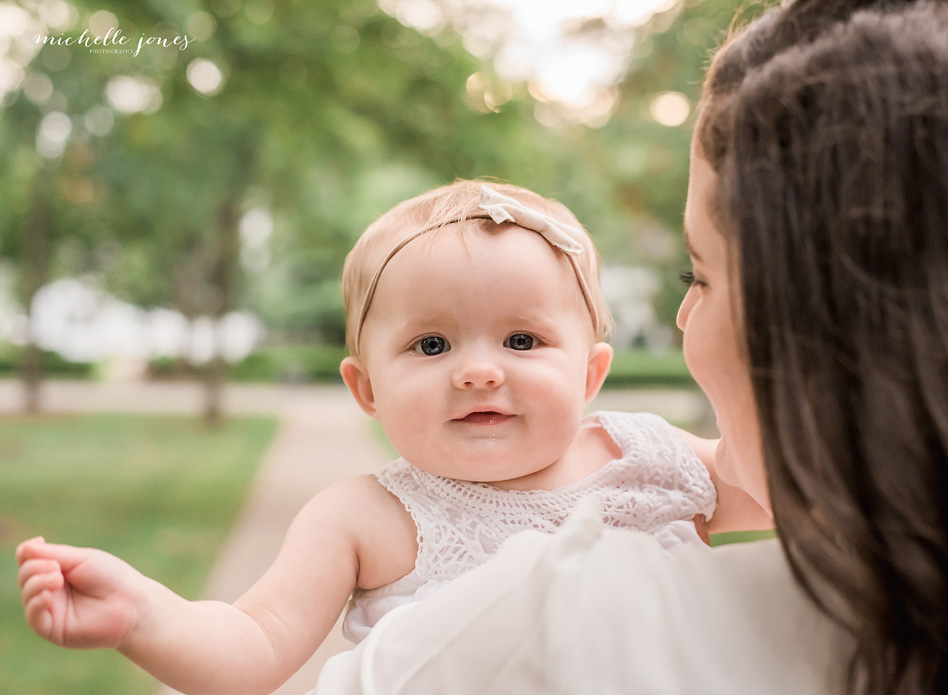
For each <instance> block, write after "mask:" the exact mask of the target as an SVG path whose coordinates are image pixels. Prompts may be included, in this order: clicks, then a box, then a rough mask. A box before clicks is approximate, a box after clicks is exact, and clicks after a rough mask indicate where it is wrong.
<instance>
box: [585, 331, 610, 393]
mask: <svg viewBox="0 0 948 695" xmlns="http://www.w3.org/2000/svg"><path fill="white" fill-rule="evenodd" d="M610 366H612V346H611V345H609V343H596V344H595V345H593V347H592V350H590V351H589V360H588V361H587V362H586V404H587V405H588V404H589V402H590V401H591V400H592V399H593V398H595V397H596V394H598V393H599V389H601V388H602V382H604V381H605V380H606V377H607V376H608V375H609V367H610Z"/></svg>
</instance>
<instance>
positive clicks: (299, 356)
mask: <svg viewBox="0 0 948 695" xmlns="http://www.w3.org/2000/svg"><path fill="white" fill-rule="evenodd" d="M345 356H346V349H345V347H343V346H340V345H271V346H267V347H263V348H260V349H258V350H256V351H255V352H253V353H251V354H250V355H248V356H247V357H246V358H244V359H243V360H241V361H240V362H236V363H234V364H232V365H231V366H230V369H229V370H228V378H229V379H230V380H231V381H243V382H253V381H263V382H276V383H292V384H311V383H342V377H340V376H339V363H340V362H341V361H342V358H343V357H345ZM200 371H201V367H196V366H194V365H190V364H188V363H187V362H184V361H183V360H180V359H176V358H171V357H159V358H155V359H153V360H151V362H149V364H148V376H149V377H150V378H152V379H188V378H195V377H197V376H199V374H200Z"/></svg>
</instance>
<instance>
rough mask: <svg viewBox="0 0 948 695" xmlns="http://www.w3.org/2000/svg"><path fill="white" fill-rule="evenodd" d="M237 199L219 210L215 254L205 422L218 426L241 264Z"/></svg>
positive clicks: (231, 199)
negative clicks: (226, 331) (228, 325)
mask: <svg viewBox="0 0 948 695" xmlns="http://www.w3.org/2000/svg"><path fill="white" fill-rule="evenodd" d="M237 206H238V201H237V199H236V197H235V196H232V197H230V198H228V199H227V200H226V201H224V203H223V204H222V205H221V207H220V208H219V209H218V214H217V225H216V229H215V232H216V235H215V237H216V238H215V240H214V254H213V261H212V263H211V272H210V281H211V285H212V286H213V287H214V288H215V289H216V290H217V292H216V298H217V301H216V302H215V304H216V306H215V307H214V312H213V318H214V354H213V356H212V357H211V361H210V362H209V363H208V365H207V369H205V370H204V384H205V401H204V422H205V423H206V424H207V425H208V426H211V427H213V426H216V425H219V424H220V423H221V421H222V420H223V417H224V408H223V398H224V384H225V383H226V381H227V362H226V360H224V356H223V346H224V335H223V327H222V325H221V323H222V320H223V318H224V317H225V316H226V315H227V314H228V313H229V312H230V311H231V310H232V309H233V308H234V284H235V279H236V274H237V272H238V264H239V261H240V237H239V234H238V228H237V227H238V223H239V222H240V212H239V210H238V207H237Z"/></svg>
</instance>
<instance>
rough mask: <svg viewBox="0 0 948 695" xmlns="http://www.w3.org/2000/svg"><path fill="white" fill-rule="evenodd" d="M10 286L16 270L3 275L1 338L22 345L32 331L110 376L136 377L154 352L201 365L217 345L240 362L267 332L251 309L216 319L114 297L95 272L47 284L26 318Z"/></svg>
mask: <svg viewBox="0 0 948 695" xmlns="http://www.w3.org/2000/svg"><path fill="white" fill-rule="evenodd" d="M11 289H12V273H10V272H9V271H7V272H5V273H0V341H10V342H12V343H14V344H19V345H22V344H24V343H25V342H26V341H27V338H28V336H27V331H28V330H29V331H30V333H31V334H32V338H33V341H34V342H35V343H36V344H37V345H39V346H40V347H41V348H43V349H44V350H50V351H53V352H56V353H58V354H60V355H61V356H62V357H64V358H65V359H67V360H72V361H75V362H95V363H103V364H105V365H107V366H109V367H111V369H110V370H107V372H112V375H113V376H126V377H131V376H136V375H139V374H140V373H142V372H143V371H144V369H145V366H146V365H147V363H148V361H149V360H150V359H153V358H156V357H172V358H177V357H185V358H186V359H187V360H188V361H189V362H191V363H192V364H203V363H206V362H207V361H208V360H210V359H211V357H213V356H214V354H215V351H216V350H215V346H217V350H219V351H220V354H221V355H222V356H223V358H224V359H225V360H227V361H228V362H237V361H239V360H241V359H243V358H244V357H246V356H247V355H249V354H250V353H251V352H252V351H253V350H254V348H256V347H257V346H258V345H259V344H260V342H261V341H262V340H263V338H264V335H265V329H264V326H263V324H262V323H261V322H260V320H259V319H258V318H257V317H256V316H255V315H253V314H251V313H249V312H244V311H236V312H232V313H230V314H227V315H226V316H225V317H224V318H223V319H222V320H221V321H219V322H217V323H216V324H215V321H214V320H213V319H212V318H210V317H207V316H202V317H198V318H197V319H195V320H194V321H188V319H186V318H185V317H184V316H183V315H182V314H180V313H178V312H177V311H173V310H171V309H165V308H153V309H143V308H141V307H137V306H135V305H133V304H129V303H127V302H123V301H121V300H119V299H116V298H115V297H113V296H111V295H109V294H108V293H106V292H105V291H104V290H103V289H102V288H101V286H100V285H99V284H98V282H97V281H96V280H95V279H93V278H63V279H60V280H56V281H54V282H52V283H50V284H48V285H46V286H44V287H43V288H42V289H40V291H39V292H38V293H37V295H36V297H35V299H34V301H33V314H32V315H33V320H32V323H30V324H28V322H27V319H26V315H25V314H24V312H23V311H22V309H21V308H20V307H18V306H17V305H16V303H15V302H14V301H13V299H12V292H11ZM215 327H216V329H217V330H216V331H215ZM215 333H216V334H217V335H215Z"/></svg>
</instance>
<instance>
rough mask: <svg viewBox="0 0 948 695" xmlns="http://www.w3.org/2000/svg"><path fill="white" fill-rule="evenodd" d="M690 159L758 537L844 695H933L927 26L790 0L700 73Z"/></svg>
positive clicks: (941, 558) (941, 372) (943, 110)
mask: <svg viewBox="0 0 948 695" xmlns="http://www.w3.org/2000/svg"><path fill="white" fill-rule="evenodd" d="M696 138H697V139H696V155H697V156H703V157H705V158H706V159H707V160H708V161H709V162H710V163H711V164H712V166H713V167H714V169H715V170H716V172H717V173H718V183H717V196H716V199H715V201H714V210H713V214H715V215H716V222H717V223H718V226H719V228H720V229H721V232H722V233H723V234H724V235H725V237H726V239H727V240H728V244H729V249H730V257H729V258H730V260H731V262H733V263H734V264H735V265H732V267H734V268H736V269H737V272H738V273H739V276H740V280H739V287H740V290H739V297H738V298H737V301H739V303H740V311H741V313H742V315H743V321H744V324H743V325H744V334H745V344H746V353H747V359H748V362H749V365H750V370H751V378H752V382H753V388H754V396H755V399H756V404H757V409H758V415H759V419H760V427H761V436H762V441H763V449H764V452H763V453H764V457H765V462H766V464H765V465H766V467H767V474H768V479H769V484H770V496H771V502H772V505H773V511H774V517H775V521H776V524H777V528H778V530H779V533H780V536H781V541H782V543H783V545H784V549H785V551H786V553H787V557H788V558H789V561H790V564H791V567H792V568H793V571H794V573H795V575H796V577H797V579H798V581H799V582H800V583H801V584H802V585H803V587H804V588H805V589H806V590H807V592H808V593H809V595H810V596H811V597H812V598H813V600H814V601H816V603H817V604H818V605H819V606H820V607H821V608H822V609H823V610H824V611H825V612H827V613H828V614H829V615H830V616H831V617H832V618H833V619H834V620H836V621H838V622H839V623H841V624H842V625H844V626H845V627H846V628H847V629H848V630H849V631H851V633H852V635H853V637H854V644H855V652H854V654H853V657H852V661H851V664H850V669H849V674H850V678H849V682H848V689H849V692H851V693H864V694H871V695H876V694H878V695H881V694H883V693H884V694H886V695H890V694H895V693H898V694H903V693H904V694H910V693H911V694H915V693H948V7H946V4H944V3H936V2H916V3H913V2H904V1H903V2H895V1H894V0H888V1H882V2H879V1H877V2H856V1H850V2H843V1H842V0H798V1H797V2H793V3H789V4H785V5H783V6H782V7H780V8H775V9H773V10H771V11H770V12H769V13H767V14H766V15H765V16H764V17H762V18H761V19H760V20H758V21H757V22H755V23H754V24H753V25H751V26H750V27H749V28H748V29H747V30H746V31H745V32H743V33H741V34H739V35H737V36H736V37H734V38H733V39H732V40H731V41H730V42H729V43H727V44H725V46H724V48H723V49H722V50H721V51H720V52H719V53H718V55H717V56H716V58H715V60H714V62H713V63H712V67H711V70H710V71H709V74H708V78H707V81H706V83H705V92H704V100H703V107H702V114H701V117H700V119H699V124H698V130H697V134H696Z"/></svg>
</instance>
